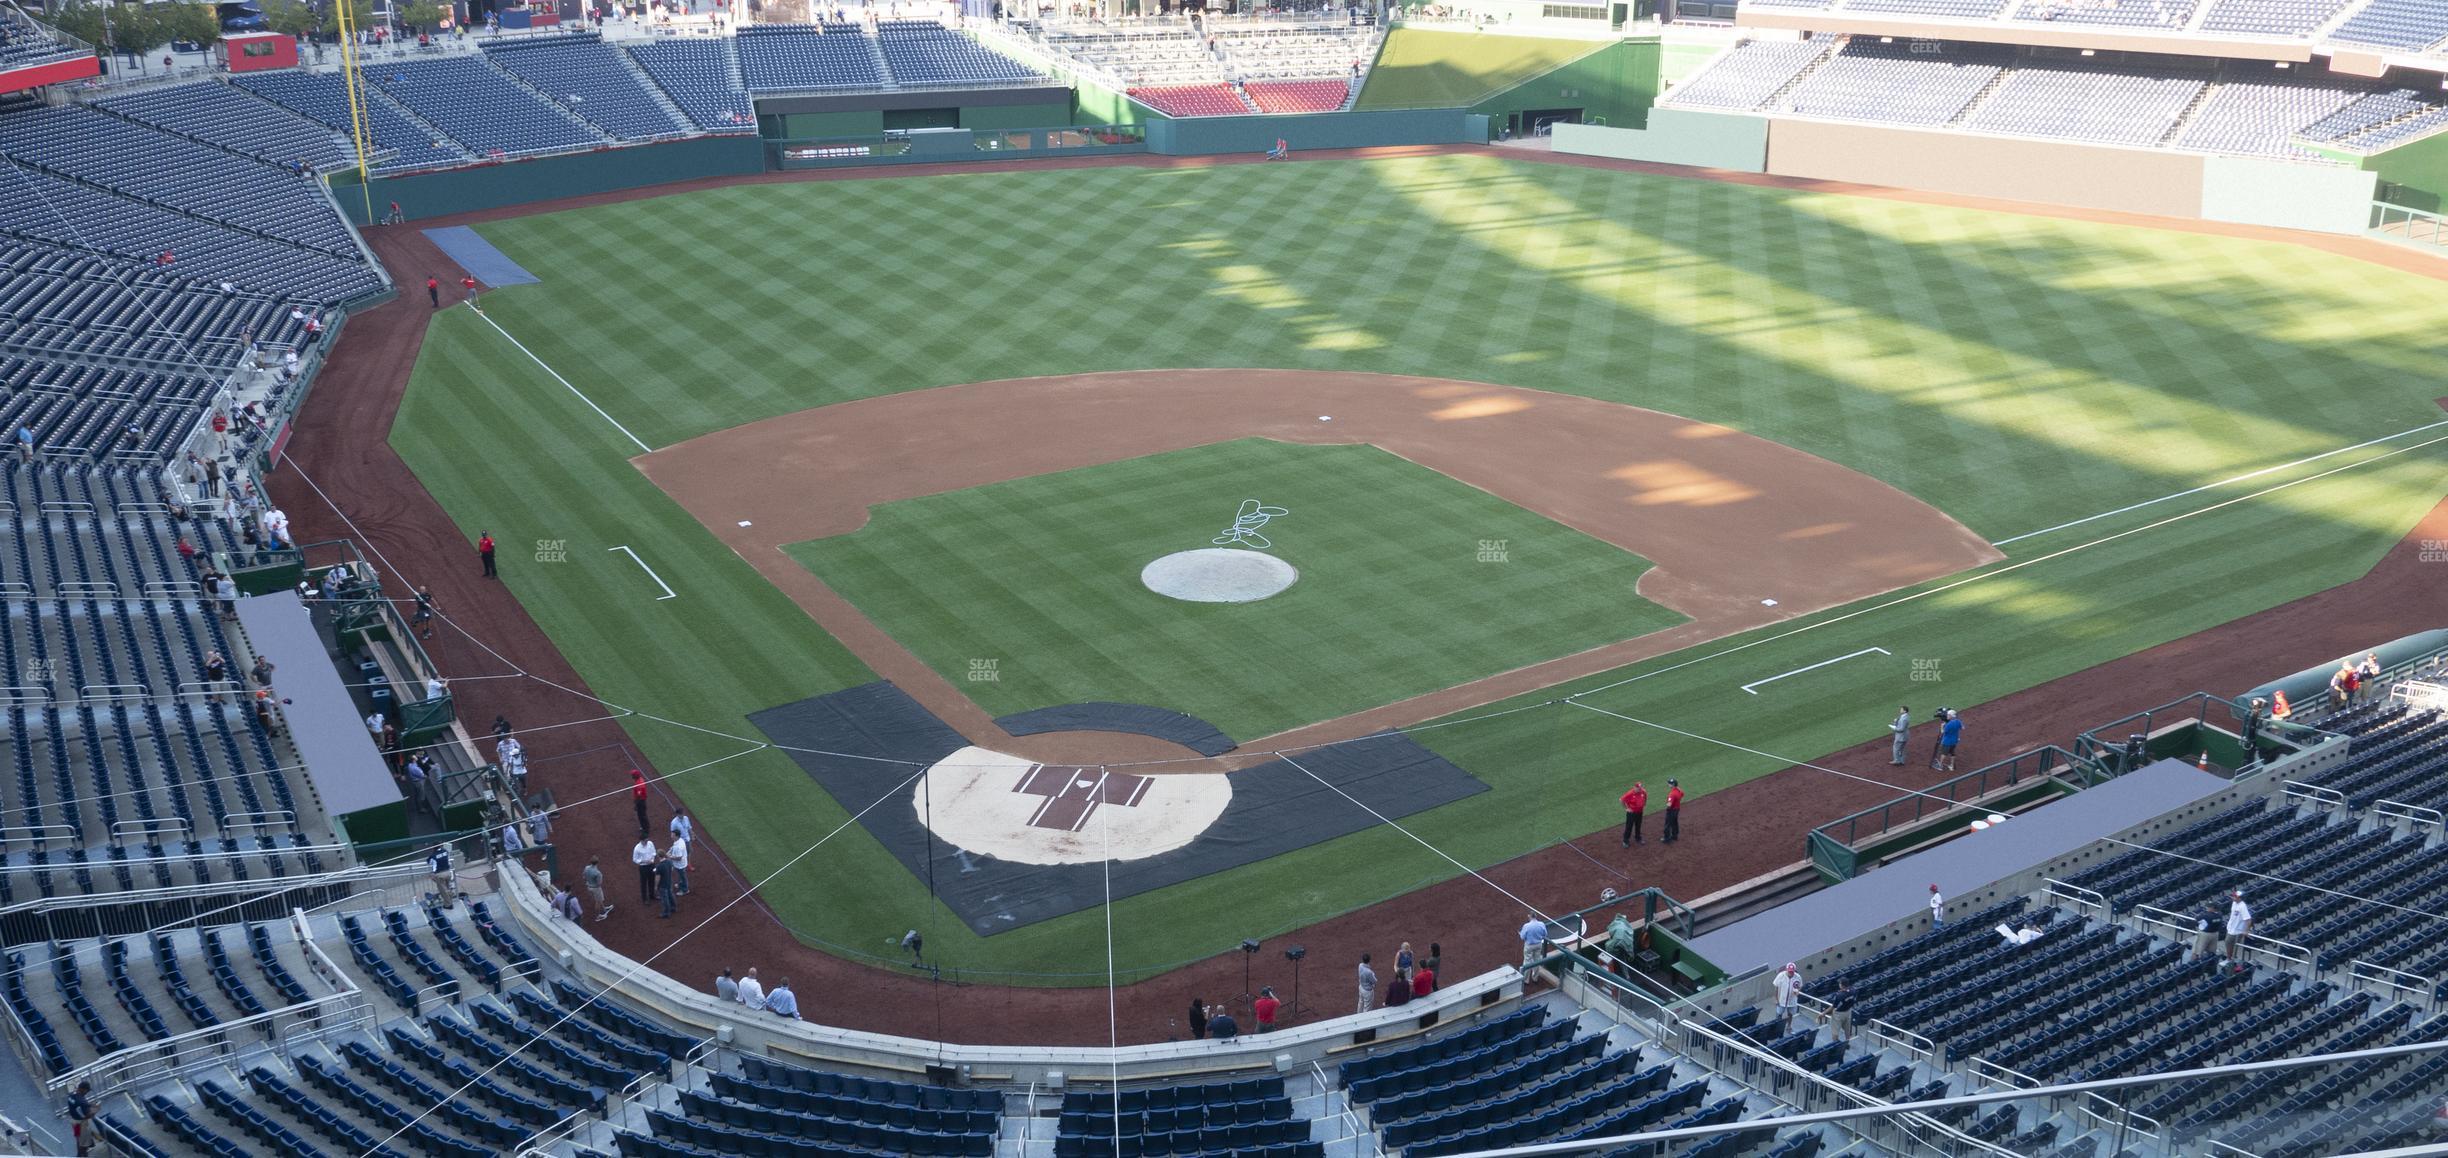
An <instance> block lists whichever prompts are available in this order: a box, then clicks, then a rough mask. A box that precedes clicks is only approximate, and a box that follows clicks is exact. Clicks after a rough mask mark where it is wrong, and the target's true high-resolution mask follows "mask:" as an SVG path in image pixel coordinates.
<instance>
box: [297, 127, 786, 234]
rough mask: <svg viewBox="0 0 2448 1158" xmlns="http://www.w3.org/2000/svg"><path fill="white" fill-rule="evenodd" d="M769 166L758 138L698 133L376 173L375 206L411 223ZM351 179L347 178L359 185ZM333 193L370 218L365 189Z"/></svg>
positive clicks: (361, 218) (360, 219) (362, 220)
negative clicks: (395, 207)
mask: <svg viewBox="0 0 2448 1158" xmlns="http://www.w3.org/2000/svg"><path fill="white" fill-rule="evenodd" d="M764 171H765V149H764V146H763V145H762V144H761V143H760V142H758V140H757V139H756V138H755V137H750V136H725V137H697V138H693V139H690V140H685V141H670V142H666V143H664V144H660V145H638V146H634V147H631V148H623V149H601V150H597V151H595V152H592V153H569V154H564V155H562V156H558V157H537V158H534V159H532V160H526V161H510V162H506V163H503V164H498V165H478V166H475V167H472V168H467V169H452V170H449V171H447V172H442V173H410V174H406V175H403V176H398V177H376V178H375V179H374V182H373V185H374V187H373V190H372V192H373V204H374V212H375V213H376V214H378V215H379V214H380V213H381V212H382V211H383V209H384V207H385V206H387V205H388V204H389V203H391V202H393V201H397V202H399V203H400V211H401V212H402V213H404V214H406V215H407V217H408V219H409V220H411V221H419V220H423V219H426V218H431V217H442V216H446V215H448V214H452V213H468V212H472V211H475V210H479V209H498V208H501V207H502V206H505V205H522V204H525V203H527V202H530V201H542V200H544V199H546V198H551V197H581V196H585V195H586V194H589V193H609V192H612V191H614V190H619V189H636V188H640V187H642V186H647V185H661V184H666V183H668V182H673V181H690V180H695V179H696V178H699V177H722V176H731V175H735V174H744V173H762V172H764ZM354 183H355V182H354V179H353V177H352V178H351V179H350V180H349V181H348V182H347V184H349V185H353V184H354ZM332 196H333V198H334V199H335V200H337V201H338V202H339V203H340V209H341V212H343V213H346V214H348V216H349V219H350V220H351V221H354V222H356V223H357V224H359V225H368V224H372V222H370V221H369V220H367V218H366V198H365V195H364V193H363V192H362V191H360V190H358V189H355V188H349V187H346V186H344V185H343V184H342V183H340V182H338V181H335V182H334V188H333V189H332Z"/></svg>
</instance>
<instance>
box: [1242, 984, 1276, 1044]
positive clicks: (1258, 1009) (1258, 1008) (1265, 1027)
mask: <svg viewBox="0 0 2448 1158" xmlns="http://www.w3.org/2000/svg"><path fill="white" fill-rule="evenodd" d="M1282 1008H1283V1002H1280V1001H1277V1000H1275V987H1274V986H1272V985H1269V986H1265V987H1263V988H1261V989H1259V990H1258V1000H1256V1001H1253V1002H1250V1012H1251V1013H1252V1014H1253V1015H1255V1016H1256V1017H1257V1019H1258V1032H1260V1033H1271V1032H1273V1031H1274V1029H1275V1011H1277V1010H1279V1009H1282Z"/></svg>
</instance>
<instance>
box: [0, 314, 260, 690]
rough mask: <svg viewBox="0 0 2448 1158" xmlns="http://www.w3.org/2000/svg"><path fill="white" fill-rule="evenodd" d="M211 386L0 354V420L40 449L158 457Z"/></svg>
mask: <svg viewBox="0 0 2448 1158" xmlns="http://www.w3.org/2000/svg"><path fill="white" fill-rule="evenodd" d="M219 389H220V385H219V383H217V382H215V381H214V380H212V379H209V378H199V377H192V376H186V375H174V374H156V373H149V372H145V371H139V370H115V369H109V368H105V367H101V366H89V365H78V364H74V363H64V362H51V361H40V360H30V359H26V358H18V357H9V356H6V355H0V425H5V426H6V427H7V429H9V430H11V431H14V430H16V429H17V426H18V424H20V423H23V424H24V425H26V426H30V427H32V428H33V430H34V437H35V440H36V442H37V445H38V446H39V447H40V449H41V451H42V453H44V454H48V455H63V456H74V457H78V458H95V459H99V458H116V457H120V456H128V457H142V458H151V459H155V460H158V459H160V458H162V457H164V456H166V455H168V454H170V453H172V452H173V451H175V450H176V449H177V448H178V447H179V446H180V445H182V444H183V443H184V442H185V441H186V438H187V436H188V435H189V434H190V433H192V432H193V431H194V430H195V427H196V423H197V422H198V421H199V420H201V418H202V417H203V415H204V413H205V410H206V408H207V407H209V406H210V405H211V403H212V399H213V396H214V394H215V392H216V391H218V390H219ZM131 423H132V424H134V425H135V426H136V428H137V432H136V433H134V434H130V433H129V432H128V429H127V428H128V426H129V425H130V424H131ZM164 690H167V689H164ZM70 694H71V695H73V694H74V692H73V689H72V690H71V692H70Z"/></svg>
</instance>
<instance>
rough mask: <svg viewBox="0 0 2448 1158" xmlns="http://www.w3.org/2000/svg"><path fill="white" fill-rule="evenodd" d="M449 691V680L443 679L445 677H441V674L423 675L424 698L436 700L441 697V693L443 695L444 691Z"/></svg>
mask: <svg viewBox="0 0 2448 1158" xmlns="http://www.w3.org/2000/svg"><path fill="white" fill-rule="evenodd" d="M449 691H450V682H449V681H447V680H445V679H443V678H442V677H441V676H438V675H433V676H426V677H425V698H426V699H429V700H438V699H441V698H442V697H443V695H444V694H445V693H447V692H449Z"/></svg>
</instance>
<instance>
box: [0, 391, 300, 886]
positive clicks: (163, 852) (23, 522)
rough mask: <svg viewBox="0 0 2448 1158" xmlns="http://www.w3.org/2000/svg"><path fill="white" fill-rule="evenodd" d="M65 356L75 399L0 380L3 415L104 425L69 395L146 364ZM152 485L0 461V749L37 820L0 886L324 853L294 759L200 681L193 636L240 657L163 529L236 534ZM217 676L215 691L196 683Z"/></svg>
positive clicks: (148, 475)
mask: <svg viewBox="0 0 2448 1158" xmlns="http://www.w3.org/2000/svg"><path fill="white" fill-rule="evenodd" d="M79 369H80V372H82V373H86V374H90V375H97V376H99V377H97V378H94V379H92V380H90V381H87V382H84V383H81V384H80V385H79V387H78V391H79V392H80V393H81V395H82V396H81V397H66V396H58V395H53V394H48V393H38V392H35V391H32V390H26V389H18V390H13V391H11V392H8V393H5V394H0V420H4V421H6V422H8V423H11V424H14V423H16V422H19V421H31V422H33V423H34V424H35V427H36V430H37V431H38V433H39V434H40V435H41V436H42V437H44V438H45V439H46V440H58V439H62V438H65V439H78V438H83V437H87V427H88V425H92V426H97V427H101V428H103V430H104V431H105V433H106V432H107V428H108V422H109V421H110V420H109V419H91V420H88V419H81V418H78V417H77V414H78V413H79V411H78V409H77V408H78V407H85V408H98V407H99V404H100V403H101V402H103V401H104V399H103V397H102V394H103V393H105V392H108V391H110V390H112V389H113V388H114V387H115V386H118V385H126V384H128V383H129V382H130V380H131V379H144V378H147V377H158V376H143V375H136V374H133V373H132V372H127V371H106V370H99V369H95V368H91V367H84V368H79ZM189 381H192V382H193V383H194V384H195V388H196V389H199V390H200V389H202V388H204V386H205V384H204V383H202V382H201V380H189ZM29 402H32V403H39V404H41V406H42V407H43V409H41V410H40V411H39V412H37V411H35V410H32V409H29V407H28V405H27V404H28V403H29ZM149 409H151V410H154V411H159V412H161V413H162V414H164V415H166V414H169V413H171V412H174V411H176V409H177V408H176V407H174V406H164V405H162V404H161V403H160V402H159V401H158V400H157V401H155V402H153V403H152V404H150V406H149ZM153 421H155V422H163V423H166V422H168V421H170V419H169V418H167V417H156V418H154V419H153ZM45 445H46V448H48V447H49V446H50V445H52V442H51V441H46V443H45ZM158 486H159V471H158V469H141V470H139V469H122V468H112V469H92V468H87V467H78V466H62V465H56V464H50V463H38V464H36V465H34V466H30V467H29V466H16V465H10V466H7V467H5V468H0V522H4V523H5V524H6V526H7V529H8V535H7V538H6V542H4V543H0V552H5V555H6V567H5V571H4V572H0V573H5V574H8V575H10V576H12V580H11V584H12V586H11V588H10V590H9V596H10V597H9V598H8V599H7V600H6V601H5V602H0V611H4V612H5V617H4V618H0V663H4V664H5V665H6V667H7V670H8V671H10V672H11V673H12V674H13V677H14V678H13V679H12V683H13V684H14V685H16V688H17V690H16V691H15V692H14V693H13V699H14V702H12V704H11V706H10V707H9V709H8V715H7V723H6V725H5V728H0V731H5V733H6V735H7V737H8V739H7V742H6V743H5V744H0V752H5V753H6V755H0V761H6V762H7V764H8V765H9V768H10V771H11V772H13V775H10V776H7V777H5V779H6V782H7V784H8V786H9V788H10V789H11V800H12V802H13V804H14V805H15V812H14V813H13V816H12V825H15V826H22V827H25V828H29V829H37V830H39V832H37V833H36V834H34V837H33V838H32V839H24V838H20V839H18V840H12V841H11V842H10V845H9V847H8V849H7V852H6V856H5V859H0V904H6V903H9V902H10V901H12V900H27V899H32V898H34V897H42V896H52V895H57V894H60V893H72V894H94V893H104V892H112V891H124V890H128V889H133V888H154V887H164V886H169V885H174V884H176V885H189V884H206V883H211V882H215V881H227V880H256V879H263V878H267V877H269V878H277V877H282V876H286V875H289V874H291V873H313V872H323V871H328V870H329V869H332V868H336V867H339V866H338V865H337V864H330V863H325V857H326V854H325V853H319V852H314V851H307V850H308V849H310V848H311V847H312V846H315V845H322V844H328V843H329V838H328V836H325V835H323V834H322V833H321V832H320V830H319V827H318V828H317V829H315V830H314V831H311V832H310V831H309V828H308V827H307V825H306V824H305V823H304V822H303V821H301V819H300V817H301V813H300V810H299V802H298V795H299V794H298V793H297V792H296V791H295V790H294V789H293V787H292V783H291V779H290V778H291V776H293V775H295V773H293V772H291V771H289V770H286V769H283V768H281V767H280V765H279V761H278V760H276V759H275V757H274V754H273V749H272V746H271V743H270V740H269V738H268V737H267V736H265V735H264V733H263V732H262V730H261V728H260V726H259V725H258V724H257V723H256V721H255V718H254V716H253V715H252V714H251V713H249V712H248V711H247V710H246V709H245V708H243V707H242V706H240V705H239V704H238V703H236V702H232V701H234V700H235V698H236V696H235V693H236V691H237V690H238V689H237V685H236V684H235V683H234V682H233V683H223V684H219V685H212V684H208V683H206V682H205V680H206V674H207V673H206V670H205V667H206V662H207V657H208V654H209V653H214V652H218V653H219V654H220V655H221V656H222V658H223V661H224V663H225V666H226V671H227V672H228V673H229V674H233V675H234V674H240V673H241V671H242V668H243V659H242V657H241V653H240V652H238V651H237V650H236V649H235V648H234V647H233V646H232V641H231V640H230V639H228V638H227V637H225V636H224V635H223V632H222V626H221V621H220V618H219V616H218V615H217V614H215V613H214V611H213V610H212V608H211V606H210V605H209V604H208V602H207V601H206V600H205V599H204V598H203V597H202V595H201V593H200V592H199V591H198V590H197V589H196V585H195V581H194V577H193V575H192V573H191V572H190V571H189V569H188V565H187V564H186V563H185V562H184V561H182V560H181V559H180V557H179V555H178V552H177V544H178V541H179V539H180V538H181V537H182V536H184V537H185V538H186V539H187V540H188V541H189V542H190V543H193V544H194V545H196V546H197V547H199V548H200V549H202V550H205V551H214V550H232V549H236V548H237V547H238V546H239V544H238V543H236V542H235V540H234V537H233V536H232V534H231V533H230V532H229V531H228V530H227V529H226V527H225V526H224V525H223V524H222V523H220V522H219V521H217V520H198V521H193V522H187V523H179V522H174V521H173V520H172V519H171V518H170V517H169V515H168V513H167V511H166V510H165V508H164V507H163V505H162V504H163V496H162V495H161V494H160V493H159V492H158ZM216 688H219V689H223V690H224V694H226V695H228V696H229V699H228V700H222V699H216V698H212V697H209V696H207V695H206V694H204V693H207V692H210V691H212V690H214V689H216ZM241 816H243V817H246V818H248V819H247V821H246V822H245V823H244V824H243V825H238V826H233V825H232V824H231V823H230V822H229V818H232V817H241ZM313 819H314V818H311V817H309V818H306V820H313ZM318 824H319V822H318ZM62 845H64V846H66V847H64V848H63V847H60V846H62Z"/></svg>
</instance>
